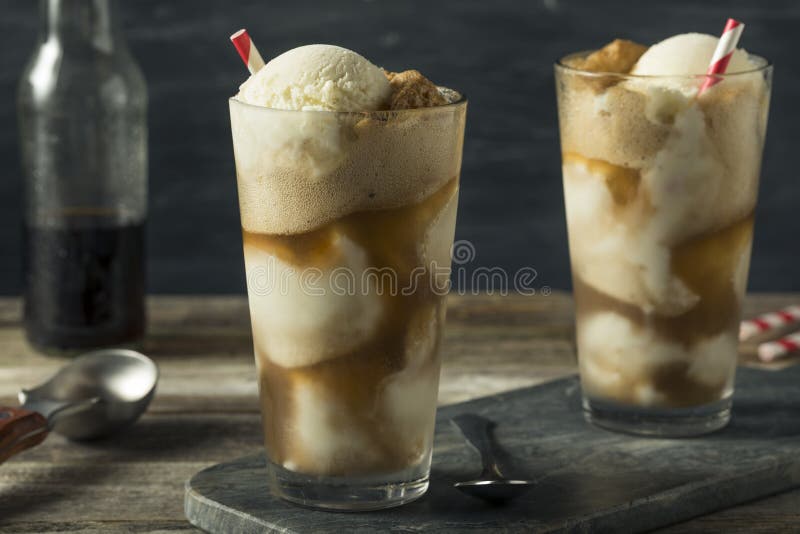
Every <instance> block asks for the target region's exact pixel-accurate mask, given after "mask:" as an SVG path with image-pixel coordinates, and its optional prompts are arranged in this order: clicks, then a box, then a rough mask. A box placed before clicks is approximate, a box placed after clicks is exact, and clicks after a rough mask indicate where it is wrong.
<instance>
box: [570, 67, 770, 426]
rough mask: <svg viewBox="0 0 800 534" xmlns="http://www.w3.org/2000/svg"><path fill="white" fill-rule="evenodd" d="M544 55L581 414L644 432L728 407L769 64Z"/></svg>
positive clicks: (718, 418)
mask: <svg viewBox="0 0 800 534" xmlns="http://www.w3.org/2000/svg"><path fill="white" fill-rule="evenodd" d="M574 57H578V55H574V56H570V57H567V58H564V59H563V60H562V61H560V62H559V63H558V64H557V65H556V66H555V71H556V82H557V93H558V112H559V123H560V133H561V151H562V160H563V179H564V197H565V202H566V212H567V226H568V231H569V247H570V258H571V263H572V279H573V286H574V295H575V306H576V322H577V328H576V330H577V348H578V361H579V367H580V376H581V384H582V389H583V407H584V412H585V415H586V418H587V420H589V421H591V422H593V423H595V424H597V425H599V426H602V427H605V428H609V429H612V430H618V431H623V432H629V433H633V434H645V435H656V436H673V437H679V436H689V435H696V434H703V433H706V432H711V431H713V430H716V429H719V428H722V427H723V426H725V425H726V424H727V422H728V420H729V418H730V408H731V397H732V395H733V379H734V373H735V370H736V362H737V354H738V353H737V345H738V325H739V320H740V311H741V303H742V299H743V298H744V294H745V287H746V283H747V272H748V267H749V262H750V248H751V243H752V233H753V214H754V210H755V206H756V196H757V190H758V180H759V173H760V166H761V152H762V148H763V145H764V136H765V133H766V126H767V113H768V107H769V96H770V87H771V77H772V66H771V65H770V64H768V62H767V61H765V60H764V59H762V58H758V57H753V56H751V60H752V61H754V63H755V65H756V67H754V69H753V70H752V71H749V72H744V73H737V74H728V75H723V76H721V81H719V83H717V84H716V85H714V86H712V87H711V88H710V89H708V90H707V91H706V92H704V93H703V94H702V95H700V96H697V95H696V93H697V91H696V89H697V88H698V87H700V84H701V83H702V80H703V77H702V76H685V77H676V76H669V77H668V76H648V77H643V76H631V75H619V74H604V73H595V72H587V71H581V70H577V69H574V68H571V67H569V66H568V65H569V64H570V63H571V59H572V58H574Z"/></svg>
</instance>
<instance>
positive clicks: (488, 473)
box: [451, 414, 534, 504]
mask: <svg viewBox="0 0 800 534" xmlns="http://www.w3.org/2000/svg"><path fill="white" fill-rule="evenodd" d="M451 421H452V422H453V424H454V425H455V426H456V427H457V428H458V429H459V430H460V431H461V433H462V434H463V435H464V437H465V438H466V439H467V442H469V444H470V445H472V446H473V447H474V448H475V449H476V450H477V451H478V453H480V455H481V461H482V462H483V472H481V474H480V476H479V477H478V478H477V479H475V480H468V481H465V482H456V483H455V484H454V486H455V487H456V488H458V489H459V490H461V491H462V492H464V493H466V494H467V495H470V496H472V497H477V498H479V499H483V500H485V501H488V502H491V503H494V504H500V503H504V502H506V501H510V500H511V499H514V498H516V497H519V496H520V495H522V494H523V493H525V492H526V491H528V490H529V489H530V488H531V487H533V485H534V481H533V480H513V479H508V478H506V477H504V476H503V474H502V473H501V472H500V467H499V466H498V464H497V459H496V457H495V454H494V445H493V442H492V437H491V429H492V428H493V427H494V423H493V422H492V421H489V420H488V419H486V418H484V417H481V416H480V415H476V414H463V415H458V416H456V417H454V418H453V419H452V420H451Z"/></svg>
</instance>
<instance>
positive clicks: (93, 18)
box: [40, 0, 117, 52]
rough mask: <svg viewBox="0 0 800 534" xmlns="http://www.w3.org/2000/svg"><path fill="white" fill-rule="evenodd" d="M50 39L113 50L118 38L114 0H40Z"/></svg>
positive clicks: (47, 38) (46, 31)
mask: <svg viewBox="0 0 800 534" xmlns="http://www.w3.org/2000/svg"><path fill="white" fill-rule="evenodd" d="M40 2H41V10H42V20H43V21H44V28H43V32H44V35H45V39H46V40H51V39H55V40H57V41H60V42H61V43H62V44H63V45H70V44H83V45H87V44H88V45H90V46H93V47H94V48H97V49H99V50H102V51H105V52H111V51H112V50H113V49H114V47H115V45H116V41H117V31H116V21H115V19H114V16H113V9H112V8H113V7H114V6H113V4H114V3H115V2H114V1H113V0H40Z"/></svg>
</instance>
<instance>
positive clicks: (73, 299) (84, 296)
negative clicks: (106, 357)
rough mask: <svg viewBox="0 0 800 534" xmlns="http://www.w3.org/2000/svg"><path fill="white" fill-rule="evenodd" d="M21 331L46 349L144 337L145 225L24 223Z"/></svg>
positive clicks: (92, 220) (71, 220) (83, 220)
mask: <svg viewBox="0 0 800 534" xmlns="http://www.w3.org/2000/svg"><path fill="white" fill-rule="evenodd" d="M24 243H25V255H24V257H25V270H24V273H25V328H26V331H27V335H28V340H29V341H30V342H31V343H32V344H33V345H35V346H37V347H39V348H42V349H45V350H56V351H69V350H73V349H89V348H93V347H104V346H109V345H122V344H126V343H132V342H135V341H137V340H139V339H141V337H142V336H143V334H144V283H145V282H144V224H143V223H137V224H128V225H120V223H119V222H117V221H114V220H111V219H109V218H106V217H98V216H83V215H79V216H69V217H65V218H61V222H60V224H59V226H35V225H30V224H27V223H26V225H25V240H24Z"/></svg>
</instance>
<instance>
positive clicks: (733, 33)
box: [697, 19, 744, 96]
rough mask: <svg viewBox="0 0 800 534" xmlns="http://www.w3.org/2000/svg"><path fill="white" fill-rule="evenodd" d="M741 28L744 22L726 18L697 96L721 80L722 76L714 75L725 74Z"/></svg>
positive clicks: (740, 34)
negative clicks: (726, 20)
mask: <svg viewBox="0 0 800 534" xmlns="http://www.w3.org/2000/svg"><path fill="white" fill-rule="evenodd" d="M743 30H744V24H742V23H741V22H739V21H738V20H734V19H728V22H727V23H726V24H725V29H724V30H723V31H722V36H721V37H720V38H719V42H718V43H717V49H716V50H714V55H713V56H711V63H710V64H709V65H708V71H707V72H706V78H705V80H703V85H702V86H700V91H699V92H698V93H697V96H700V95H702V94H703V93H704V92H705V91H706V90H707V89H709V88H710V87H712V86H714V85H716V84H717V83H719V82H721V81H722V78H720V77H719V76H715V75H716V74H725V71H726V70H728V63H730V61H731V56H732V55H733V53H734V52H735V51H736V45H737V44H739V38H740V37H741V36H742V31H743Z"/></svg>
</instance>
